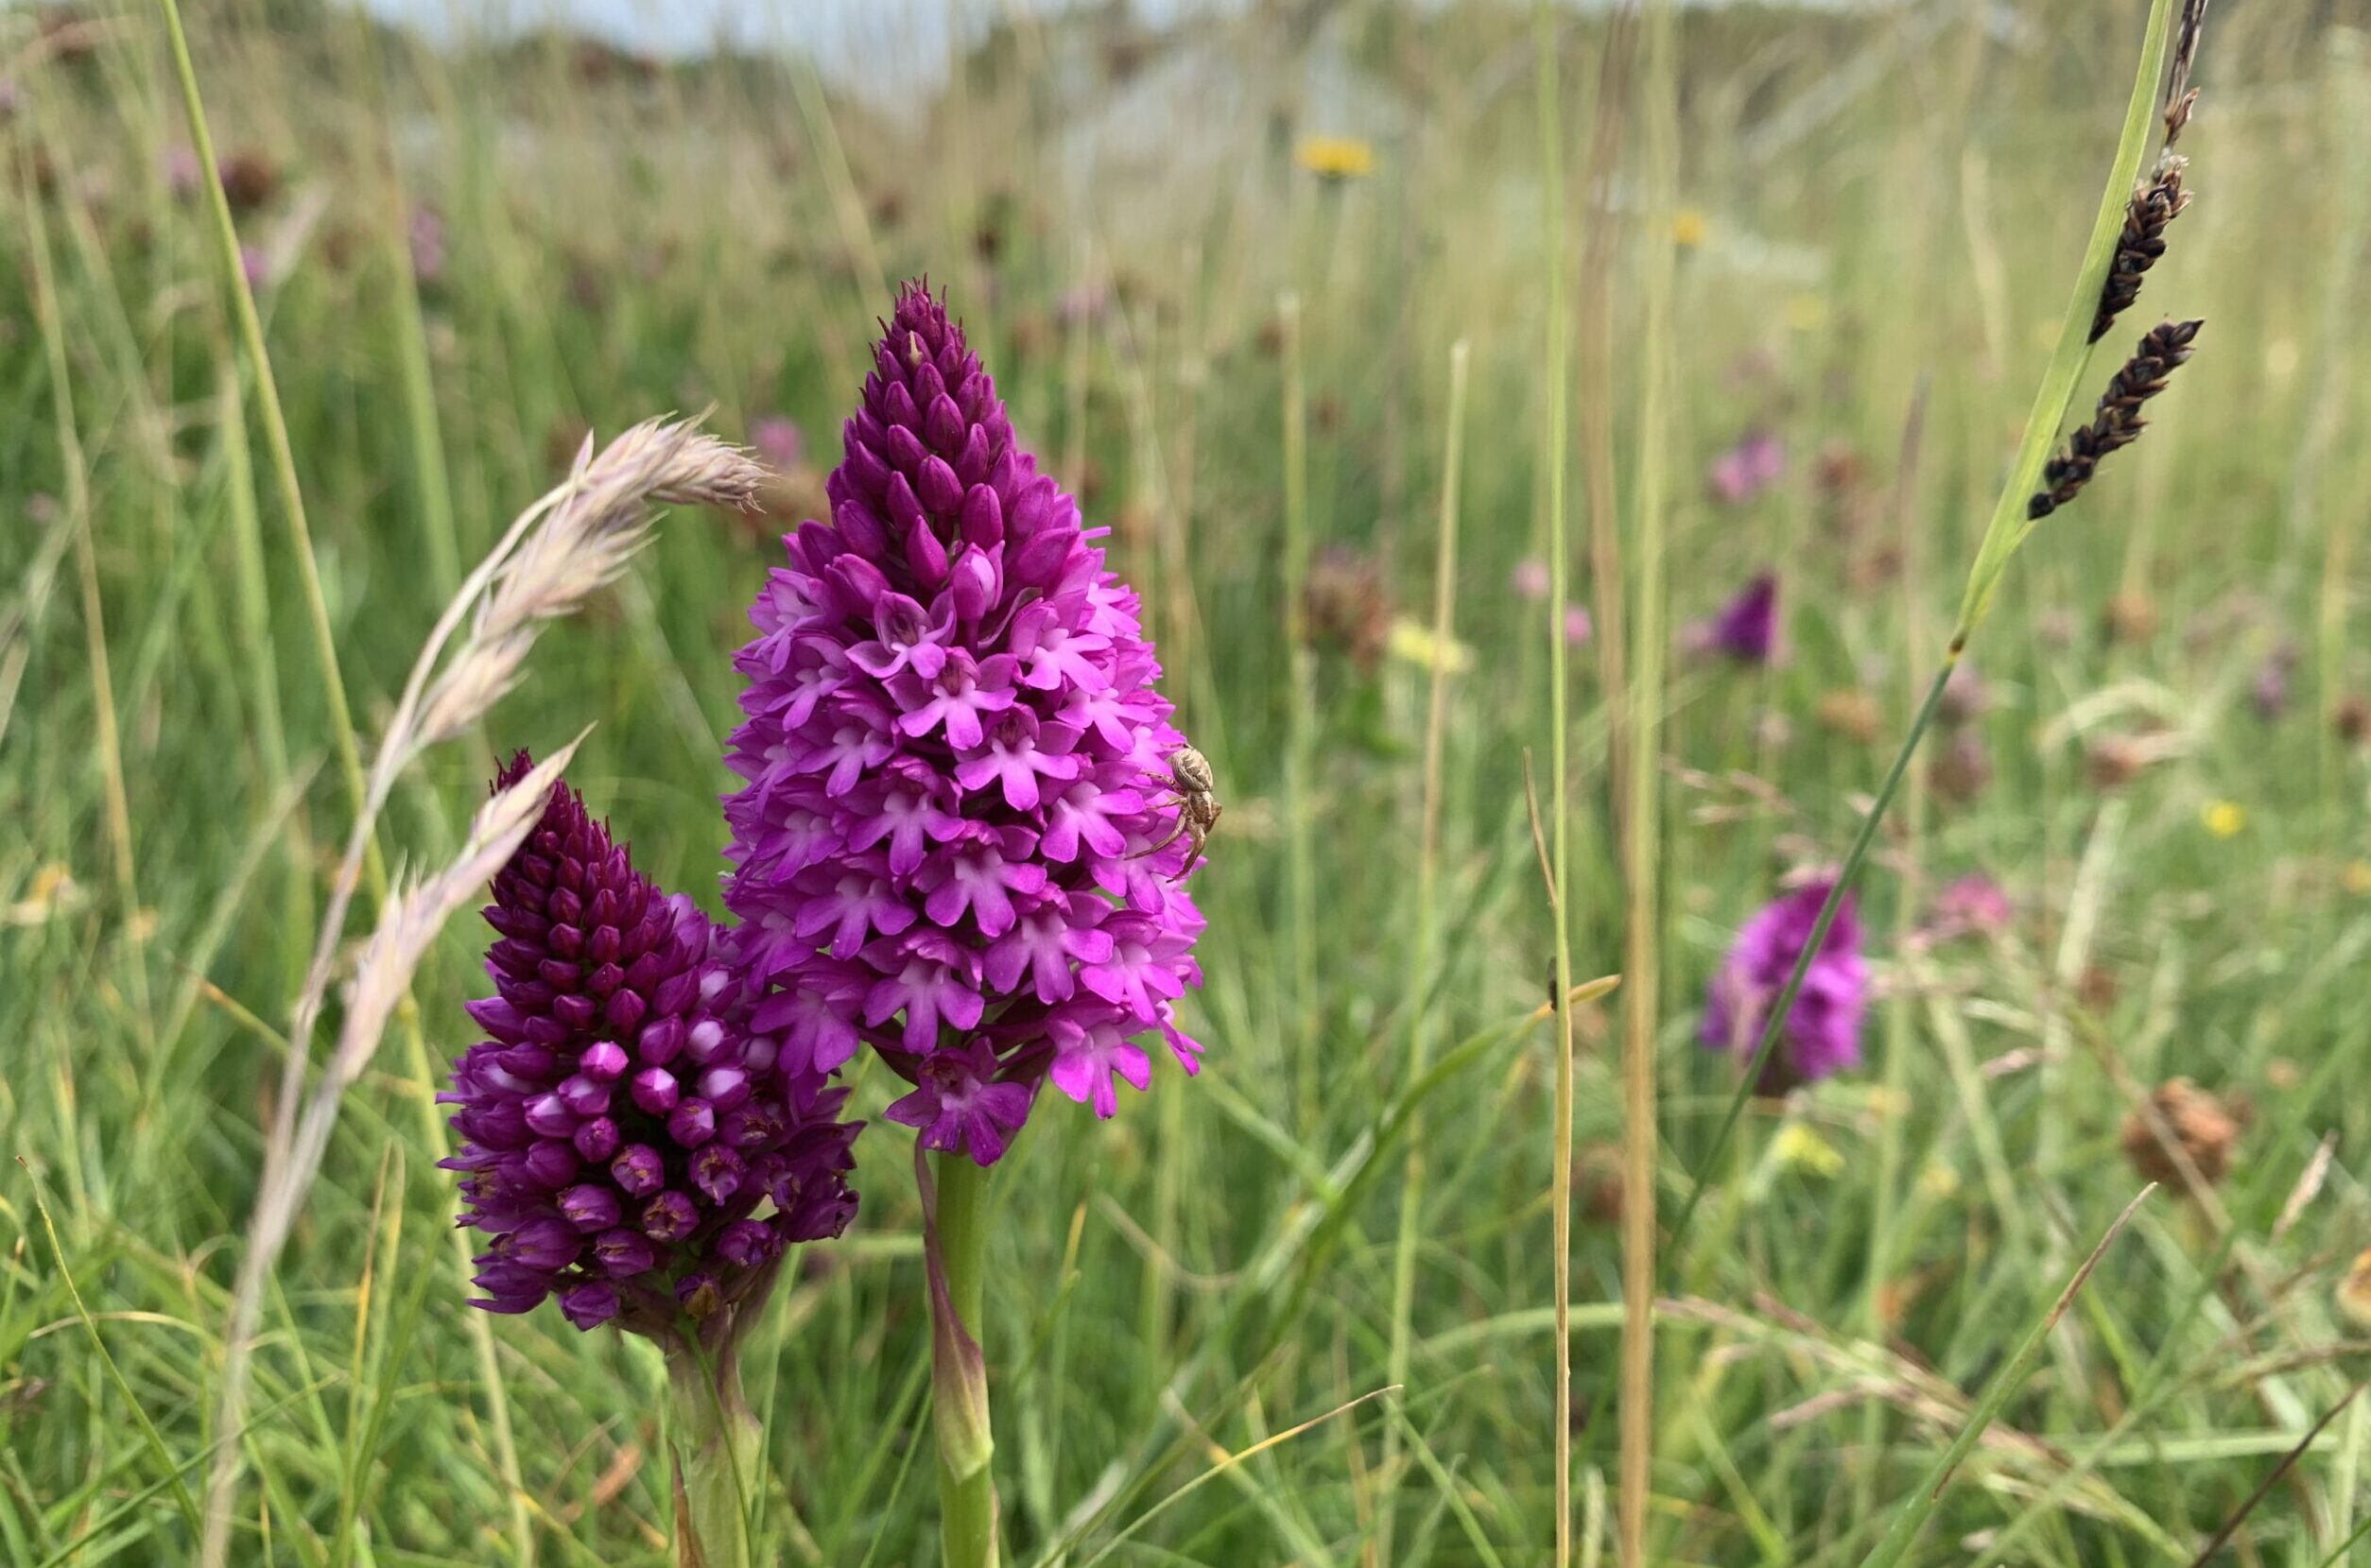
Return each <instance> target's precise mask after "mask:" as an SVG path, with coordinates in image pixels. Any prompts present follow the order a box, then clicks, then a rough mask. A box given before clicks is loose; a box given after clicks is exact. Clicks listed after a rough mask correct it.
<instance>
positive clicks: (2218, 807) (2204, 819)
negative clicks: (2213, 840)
mask: <svg viewBox="0 0 2371 1568" xmlns="http://www.w3.org/2000/svg"><path fill="white" fill-rule="evenodd" d="M2198 820H2199V822H2200V823H2201V825H2203V826H2204V827H2205V828H2206V830H2207V832H2208V833H2211V834H2213V835H2214V836H2216V837H2217V838H2237V837H2238V836H2240V830H2241V828H2244V827H2246V826H2247V813H2246V812H2245V811H2243V810H2241V807H2240V803H2239V801H2207V803H2206V805H2205V806H2204V807H2202V808H2201V809H2200V811H2199V813H2198Z"/></svg>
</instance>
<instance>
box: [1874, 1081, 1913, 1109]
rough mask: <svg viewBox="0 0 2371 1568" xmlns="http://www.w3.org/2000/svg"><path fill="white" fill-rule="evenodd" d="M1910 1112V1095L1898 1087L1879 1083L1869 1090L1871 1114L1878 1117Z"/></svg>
mask: <svg viewBox="0 0 2371 1568" xmlns="http://www.w3.org/2000/svg"><path fill="white" fill-rule="evenodd" d="M1909 1113H1910V1096H1909V1095H1908V1094H1903V1093H1902V1092H1901V1091H1900V1090H1898V1089H1888V1088H1886V1087H1885V1086H1884V1085H1883V1084H1878V1086H1876V1087H1875V1088H1873V1089H1871V1090H1870V1091H1869V1114H1870V1115H1872V1116H1878V1117H1888V1116H1906V1115H1908V1114H1909Z"/></svg>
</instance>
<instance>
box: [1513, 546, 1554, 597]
mask: <svg viewBox="0 0 2371 1568" xmlns="http://www.w3.org/2000/svg"><path fill="white" fill-rule="evenodd" d="M1507 586H1508V587H1510V588H1512V589H1514V594H1515V597H1517V598H1522V599H1544V598H1546V597H1548V590H1549V580H1548V562H1546V561H1544V560H1540V559H1539V557H1537V556H1525V557H1524V558H1523V559H1522V560H1518V561H1516V562H1515V563H1514V572H1513V573H1511V574H1510V575H1509V576H1508V578H1507Z"/></svg>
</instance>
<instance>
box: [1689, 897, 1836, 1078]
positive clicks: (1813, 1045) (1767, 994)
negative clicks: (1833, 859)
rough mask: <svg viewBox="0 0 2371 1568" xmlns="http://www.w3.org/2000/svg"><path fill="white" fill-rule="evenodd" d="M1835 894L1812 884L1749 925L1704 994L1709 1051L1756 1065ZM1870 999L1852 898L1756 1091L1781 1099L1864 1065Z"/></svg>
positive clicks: (1772, 905)
mask: <svg viewBox="0 0 2371 1568" xmlns="http://www.w3.org/2000/svg"><path fill="white" fill-rule="evenodd" d="M1833 886H1834V884H1833V883H1830V882H1827V881H1825V880H1823V881H1819V882H1813V883H1809V884H1807V885H1805V886H1804V887H1799V888H1797V889H1795V890H1794V891H1793V892H1791V893H1787V894H1784V895H1782V896H1781V897H1779V898H1777V899H1775V900H1774V901H1773V902H1772V903H1770V904H1768V905H1764V906H1763V907H1762V908H1761V909H1760V910H1759V911H1758V912H1757V913H1756V915H1755V916H1754V918H1753V919H1752V920H1750V921H1747V922H1745V927H1744V929H1743V930H1741V931H1739V933H1738V936H1737V940H1736V942H1735V943H1734V944H1733V945H1732V946H1731V947H1730V949H1729V954H1728V956H1727V957H1726V958H1725V959H1723V960H1722V965H1721V969H1720V971H1719V973H1718V974H1715V975H1714V976H1713V978H1712V984H1711V985H1710V987H1709V988H1708V989H1707V990H1706V991H1705V1023H1704V1030H1703V1034H1702V1037H1701V1038H1702V1039H1703V1041H1704V1043H1705V1045H1707V1046H1709V1047H1711V1048H1712V1049H1714V1050H1717V1051H1725V1052H1727V1053H1728V1054H1729V1055H1730V1056H1732V1057H1734V1058H1736V1059H1737V1060H1738V1061H1739V1064H1740V1065H1742V1064H1743V1063H1744V1062H1745V1061H1747V1060H1750V1059H1751V1058H1752V1056H1753V1054H1754V1047H1755V1046H1756V1045H1757V1044H1759V1043H1760V1042H1761V1036H1762V1031H1763V1029H1765V1028H1766V1027H1768V1025H1769V1017H1770V1008H1771V1007H1772V1005H1773V1004H1774V1003H1775V1002H1776V1001H1777V999H1778V993H1779V991H1782V990H1784V989H1785V987H1786V983H1787V977H1788V975H1790V974H1792V973H1793V972H1794V966H1795V963H1796V961H1797V960H1799V959H1800V958H1801V957H1802V956H1803V950H1804V948H1805V946H1806V945H1807V944H1809V941H1810V939H1811V927H1812V925H1813V924H1814V923H1816V922H1817V920H1818V917H1819V911H1820V905H1822V904H1823V903H1824V902H1826V898H1827V894H1828V889H1829V888H1830V887H1833ZM1868 999H1869V977H1868V971H1867V969H1866V967H1865V966H1864V965H1863V964H1862V963H1861V960H1860V920H1859V918H1858V917H1857V916H1856V914H1855V913H1854V908H1853V901H1852V899H1851V897H1850V896H1849V895H1847V896H1846V897H1845V899H1844V901H1843V905H1842V906H1841V907H1840V908H1838V909H1837V911H1836V919H1835V921H1834V922H1832V923H1831V924H1830V925H1829V926H1828V928H1827V940H1826V942H1824V943H1823V944H1822V945H1821V948H1820V952H1819V956H1817V957H1815V958H1813V959H1812V960H1811V967H1810V970H1809V973H1807V974H1805V976H1804V979H1803V989H1802V991H1799V992H1797V993H1796V996H1795V999H1794V1007H1793V1008H1791V1010H1790V1011H1789V1012H1788V1014H1787V1023H1786V1027H1785V1028H1784V1029H1783V1030H1782V1031H1781V1033H1780V1035H1779V1038H1778V1043H1777V1044H1776V1045H1775V1046H1774V1047H1773V1048H1772V1050H1771V1053H1770V1058H1769V1060H1767V1061H1765V1062H1764V1063H1763V1064H1762V1076H1761V1081H1760V1083H1759V1084H1758V1085H1757V1087H1758V1088H1760V1089H1761V1090H1762V1091H1763V1092H1764V1093H1768V1094H1781V1093H1784V1092H1785V1091H1786V1090H1788V1089H1791V1088H1792V1087H1793V1086H1794V1085H1796V1084H1798V1083H1808V1082H1809V1081H1811V1080H1812V1079H1815V1078H1823V1077H1827V1076H1828V1075H1829V1074H1830V1073H1835V1072H1839V1071H1841V1070H1843V1069H1844V1068H1846V1067H1853V1066H1857V1065H1859V1063H1860V1018H1861V1014H1862V1012H1863V1011H1864V1010H1865V1009H1866V1008H1867V1006H1868Z"/></svg>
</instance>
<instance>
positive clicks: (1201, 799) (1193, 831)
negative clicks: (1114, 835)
mask: <svg viewBox="0 0 2371 1568" xmlns="http://www.w3.org/2000/svg"><path fill="white" fill-rule="evenodd" d="M1145 777H1146V778H1148V779H1158V780H1160V781H1161V783H1163V784H1167V785H1168V786H1169V788H1170V789H1171V790H1172V791H1174V793H1172V794H1171V795H1170V796H1169V797H1168V799H1167V800H1165V801H1162V802H1161V803H1162V804H1163V805H1173V806H1175V807H1176V808H1177V825H1176V826H1174V827H1172V828H1170V829H1169V832H1168V837H1166V838H1164V839H1162V840H1161V841H1160V842H1159V843H1157V844H1152V845H1150V846H1148V847H1147V848H1144V849H1141V850H1138V851H1137V852H1136V853H1134V854H1133V855H1130V856H1129V857H1128V858H1130V859H1131V860H1136V859H1141V858H1142V857H1144V856H1145V855H1148V854H1158V853H1160V852H1161V851H1163V850H1166V849H1168V847H1169V846H1170V845H1171V844H1174V843H1176V842H1177V841H1178V839H1180V838H1181V837H1182V838H1185V839H1187V840H1189V841H1190V842H1191V844H1192V846H1193V853H1191V854H1188V855H1187V856H1186V857H1185V865H1183V866H1180V867H1179V868H1178V869H1177V870H1176V871H1175V872H1173V873H1172V874H1171V876H1170V880H1171V881H1175V880H1176V879H1177V878H1178V877H1181V876H1184V875H1185V872H1186V871H1187V870H1189V869H1191V867H1192V866H1193V864H1194V862H1195V861H1197V860H1199V859H1201V858H1202V847H1203V844H1204V843H1206V842H1208V841H1209V838H1210V830H1211V829H1212V828H1215V827H1217V826H1218V825H1219V813H1220V811H1221V810H1223V809H1224V808H1223V807H1221V806H1220V804H1219V797H1218V795H1217V793H1216V791H1217V789H1218V782H1217V781H1216V780H1215V779H1213V778H1212V777H1211V775H1210V759H1209V758H1207V757H1205V756H1203V754H1202V753H1201V752H1199V751H1197V750H1194V749H1193V748H1192V747H1190V746H1181V747H1179V748H1178V749H1177V750H1174V751H1172V752H1170V753H1169V770H1168V773H1167V774H1160V773H1147V774H1146V775H1145Z"/></svg>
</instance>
